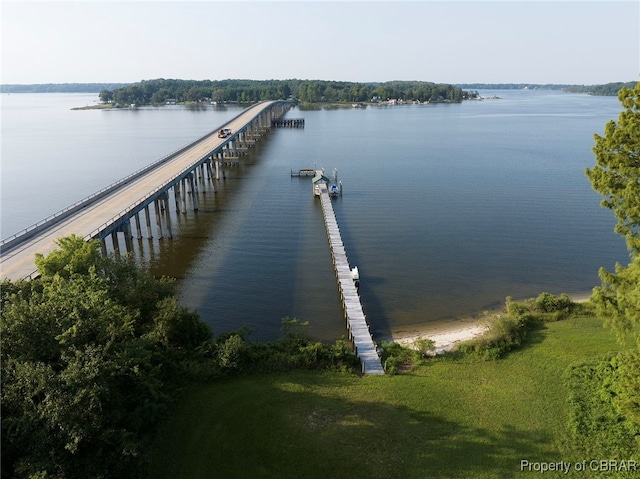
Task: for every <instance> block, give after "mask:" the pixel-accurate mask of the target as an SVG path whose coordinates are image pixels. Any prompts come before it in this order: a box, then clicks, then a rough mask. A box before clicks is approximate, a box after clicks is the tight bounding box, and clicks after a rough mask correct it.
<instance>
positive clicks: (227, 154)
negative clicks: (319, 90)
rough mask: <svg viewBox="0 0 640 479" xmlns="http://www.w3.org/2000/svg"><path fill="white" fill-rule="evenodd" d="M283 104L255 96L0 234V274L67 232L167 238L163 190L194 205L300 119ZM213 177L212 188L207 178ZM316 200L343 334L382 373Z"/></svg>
mask: <svg viewBox="0 0 640 479" xmlns="http://www.w3.org/2000/svg"><path fill="white" fill-rule="evenodd" d="M290 107H291V103H290V102H288V101H282V100H277V101H268V102H262V103H258V104H255V105H253V106H251V107H249V108H247V109H246V110H244V111H243V112H242V113H240V114H239V115H237V116H236V117H235V118H233V119H232V120H230V121H228V122H227V123H225V124H224V125H221V126H220V127H219V128H218V129H216V130H215V131H212V132H210V133H208V134H206V135H204V136H203V137H201V138H199V139H197V140H195V141H193V142H191V143H189V144H188V145H186V146H184V147H182V148H180V149H178V150H177V151H175V152H173V153H170V154H169V155H167V156H165V157H163V158H161V159H159V160H158V161H156V162H154V163H152V164H151V165H149V166H147V167H145V168H143V169H141V170H139V171H137V172H135V173H132V174H131V175H129V176H127V177H126V178H123V179H122V180H120V181H118V182H116V183H114V184H112V185H110V186H107V187H106V188H103V189H102V190H100V191H98V192H97V193H94V194H93V195H91V196H89V197H87V198H85V199H83V200H80V201H78V202H77V203H75V204H73V205H71V206H69V207H68V208H65V209H64V210H62V211H59V212H58V213H55V214H54V215H51V216H50V217H48V218H45V219H44V220H42V221H40V222H38V223H36V224H35V225H33V226H30V227H29V228H26V229H25V230H23V231H21V232H19V233H16V234H15V235H13V236H11V237H9V238H6V239H4V240H2V241H1V242H0V278H2V279H5V278H9V279H12V280H19V279H23V278H32V277H34V276H35V275H36V274H37V268H36V266H35V255H36V253H40V254H43V255H46V254H48V253H49V252H50V251H52V250H53V249H55V248H56V240H57V239H58V238H61V237H64V236H69V235H71V234H75V235H77V236H81V237H83V238H85V239H87V240H88V239H99V240H101V242H102V248H103V251H104V253H105V254H106V253H107V250H108V248H107V242H108V241H109V240H110V241H111V247H112V250H113V251H114V252H115V253H116V254H118V253H119V249H120V239H119V234H120V233H121V236H124V243H125V248H126V249H127V251H128V252H132V251H133V250H134V245H133V227H132V224H133V225H135V230H136V237H137V238H138V239H142V237H143V226H145V228H144V230H145V233H146V236H147V238H152V237H153V235H154V234H155V235H157V237H159V238H163V237H168V238H171V236H172V228H171V215H170V208H171V207H170V202H171V197H173V202H174V203H175V208H176V211H178V212H182V213H186V210H187V197H189V200H190V201H189V204H190V205H191V206H192V208H193V209H194V210H196V211H197V210H198V199H197V198H198V195H197V193H198V188H199V184H202V183H203V182H205V181H207V179H208V180H212V179H220V174H221V173H222V175H224V166H225V164H227V163H228V162H229V160H231V159H236V158H238V157H239V156H241V155H243V154H245V153H246V151H247V149H248V148H249V147H251V146H252V145H254V144H255V142H256V141H257V140H258V139H259V138H260V137H261V136H262V135H263V134H264V133H265V132H266V131H268V130H269V129H270V128H271V127H272V126H274V127H280V126H291V127H301V126H303V125H304V120H297V119H296V120H283V119H282V117H283V116H284V114H285V113H286V112H287V111H288V110H289V108H290ZM213 185H214V188H215V183H213ZM200 186H204V185H200ZM171 192H172V194H171ZM324 196H326V198H325V197H324ZM322 207H323V213H324V216H325V225H326V227H327V236H328V239H329V246H330V251H331V256H332V259H333V262H334V269H335V271H336V279H337V282H338V289H339V292H340V296H341V299H342V304H343V310H344V314H345V319H346V321H347V331H348V333H349V338H350V339H351V341H352V342H353V345H354V349H355V352H356V354H357V355H358V357H359V358H360V360H361V363H362V368H363V372H365V373H368V374H384V371H383V369H382V366H381V364H380V359H379V357H378V355H377V352H376V347H375V343H374V341H373V338H372V336H371V333H370V332H369V326H368V324H367V322H366V320H365V316H364V313H363V312H362V306H361V304H360V298H359V295H358V293H357V290H356V288H355V286H354V284H353V282H352V280H351V277H350V269H349V266H348V261H347V258H346V254H345V253H344V246H343V244H342V240H341V238H340V233H339V230H338V226H337V222H336V219H335V216H334V215H333V208H332V207H331V201H330V199H329V197H328V195H327V194H326V191H325V195H323V197H322ZM151 208H153V212H152V211H151ZM143 216H144V223H143V221H142V218H141V217H143ZM152 223H155V225H152Z"/></svg>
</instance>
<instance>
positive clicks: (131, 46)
mask: <svg viewBox="0 0 640 479" xmlns="http://www.w3.org/2000/svg"><path fill="white" fill-rule="evenodd" d="M0 15H1V27H2V56H1V62H2V63H1V77H0V82H1V83H5V84H6V83H64V82H137V81H140V80H143V79H145V80H150V79H153V78H181V79H195V80H204V79H210V80H222V79H228V78H247V79H255V80H264V79H287V78H299V79H321V80H346V81H358V82H365V81H389V80H424V81H434V82H442V83H476V82H477V83H571V84H597V83H607V82H613V81H635V80H638V79H639V76H638V75H639V73H640V2H639V1H638V0H632V1H598V2H596V1H568V2H557V1H540V0H538V1H530V2H522V1H514V0H503V1H496V2H487V1H451V0H450V1H446V2H444V1H431V0H422V1H414V2H409V1H403V0H395V1H355V2H344V1H340V2H328V1H320V2H313V1H303V0H297V1H285V2H273V1H257V2H250V1H242V0H240V1H239V0H236V1H233V2H222V1H213V0H209V1H195V2H184V1H180V2H177V1H175V2H174V1H160V0H155V1H154V0H147V1H144V0H138V1H101V2H98V1H92V0H84V1H75V2H58V1H40V2H35V1H29V0H19V1H18V0H2V3H1V10H0Z"/></svg>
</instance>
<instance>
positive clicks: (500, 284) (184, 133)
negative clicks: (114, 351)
mask: <svg viewBox="0 0 640 479" xmlns="http://www.w3.org/2000/svg"><path fill="white" fill-rule="evenodd" d="M483 94H484V95H485V96H491V95H494V94H495V95H498V96H500V97H501V99H498V100H485V101H482V102H465V103H463V104H461V105H458V104H449V105H445V104H441V105H398V106H394V107H368V108H364V109H338V110H314V111H303V112H301V111H299V110H292V111H290V112H289V114H288V116H289V117H301V116H303V117H304V118H305V123H306V125H305V128H304V129H278V130H275V131H273V132H271V133H270V134H269V135H268V137H267V138H266V139H265V140H263V141H262V142H260V143H259V144H258V147H257V148H256V149H254V150H253V151H252V153H251V155H249V156H248V157H247V158H246V160H245V161H243V165H242V166H241V167H237V168H231V169H229V170H228V172H227V179H226V181H224V182H221V184H220V185H219V186H220V188H219V191H218V193H216V194H215V195H214V194H212V193H211V192H209V193H207V194H205V195H202V196H201V199H200V210H199V212H198V213H197V215H194V214H193V213H192V212H190V213H189V214H188V215H187V216H186V217H185V216H183V215H175V218H174V230H176V231H174V235H175V237H174V240H173V241H170V242H168V241H165V242H155V243H152V244H148V245H147V244H145V245H144V254H143V255H142V256H143V262H144V263H145V265H146V266H147V267H148V268H150V269H151V271H153V272H154V274H169V275H172V276H176V277H178V278H179V279H180V296H181V299H182V300H183V302H184V303H185V304H186V305H188V306H189V307H192V308H195V309H197V310H198V311H199V313H200V315H201V317H202V318H203V319H204V320H205V321H207V322H208V323H209V324H211V325H212V328H213V330H214V332H216V333H220V332H223V331H228V330H230V329H237V328H238V327H240V326H242V325H247V326H250V327H251V328H253V330H254V332H253V335H252V337H253V338H255V339H272V338H274V337H276V336H277V335H278V332H279V327H280V321H281V319H282V318H283V317H285V316H290V317H298V318H300V319H302V320H308V321H309V322H310V327H311V333H312V334H313V335H315V336H316V337H319V338H321V339H325V340H333V339H336V338H338V337H340V336H341V335H342V334H344V326H343V321H342V315H341V311H340V304H339V301H338V297H337V287H336V285H335V280H334V277H333V271H332V267H331V261H330V256H329V251H328V245H327V240H326V237H325V235H324V225H323V222H322V213H321V209H320V206H319V202H318V201H317V200H314V198H313V197H312V194H311V185H310V179H308V178H291V177H290V175H289V172H290V170H291V169H298V168H308V167H314V166H317V167H319V168H320V167H324V168H326V169H327V171H331V169H332V168H334V167H336V168H338V171H339V175H340V179H341V180H342V182H343V184H344V196H343V197H342V198H340V199H338V200H336V201H335V202H334V209H335V212H336V216H337V218H338V222H339V224H340V227H341V231H342V235H343V240H344V242H345V247H346V251H347V254H348V257H349V260H350V262H351V264H352V266H353V265H357V266H358V267H359V269H360V274H361V289H360V290H361V297H362V302H363V307H364V310H365V314H367V317H368V319H369V322H370V324H371V327H372V331H373V332H374V335H375V336H376V337H386V336H389V335H390V334H392V333H397V332H398V331H402V330H408V329H412V328H418V327H421V326H424V325H429V324H436V323H442V322H445V321H450V320H454V319H456V318H461V317H468V316H471V315H477V314H480V313H481V312H482V311H483V310H487V309H493V308H495V307H499V305H500V304H501V303H502V302H503V301H504V298H505V297H506V296H508V295H511V296H514V297H516V298H524V297H529V296H534V295H537V294H538V293H540V292H541V291H548V292H551V293H554V294H559V293H561V292H567V293H570V294H574V295H587V294H588V293H589V292H590V290H591V288H592V287H593V286H594V285H596V284H598V283H599V280H598V278H597V270H598V268H599V267H600V266H605V267H607V268H609V269H610V268H612V267H613V265H614V264H615V262H616V261H619V262H623V263H626V262H627V259H628V256H627V253H626V250H625V247H624V242H623V241H622V239H621V238H619V237H618V236H617V235H615V234H614V233H613V232H612V229H613V224H614V219H613V215H612V213H611V212H609V211H607V210H604V209H602V208H601V207H600V206H599V201H600V198H599V196H598V195H597V193H595V192H594V191H593V190H592V189H591V186H590V184H589V181H588V180H587V178H586V176H585V175H584V169H585V168H586V167H589V166H592V165H593V163H594V157H593V153H592V152H591V147H592V146H593V134H594V133H602V131H603V130H604V125H605V124H606V122H607V121H608V120H610V119H615V118H617V116H618V114H619V112H620V105H619V103H618V102H617V100H616V99H615V98H610V97H589V96H584V95H569V94H563V93H560V92H551V91H496V92H483ZM14 97H16V98H14ZM7 98H10V99H11V101H10V102H5V100H6V99H7ZM43 98H44V99H43ZM50 98H51V101H49V96H48V95H11V96H9V97H7V96H3V97H2V99H3V104H2V114H3V117H2V119H3V122H2V139H3V143H2V144H3V146H2V181H3V184H2V204H3V207H2V228H3V230H2V236H3V237H6V236H8V234H11V233H13V232H15V231H16V230H17V229H19V228H20V227H24V226H27V225H28V224H31V223H33V222H35V221H37V220H39V219H42V218H43V217H44V216H46V214H43V213H45V211H46V212H47V214H49V212H53V211H55V209H60V208H62V207H64V206H66V205H68V204H70V203H72V202H74V201H76V200H77V199H79V198H80V197H82V196H86V195H87V194H90V193H92V192H93V191H95V190H97V189H99V188H101V187H102V186H105V185H106V184H108V183H110V182H112V181H115V180H117V179H119V178H120V177H122V176H125V175H126V174H128V173H130V172H131V171H133V170H135V169H138V168H140V167H142V166H144V165H145V164H147V163H149V162H151V161H153V160H155V159H157V158H159V157H161V156H163V155H164V154H166V153H168V152H170V151H172V150H174V149H176V148H178V147H180V146H182V145H184V144H186V143H187V142H189V141H190V140H192V139H194V138H196V137H198V136H200V135H202V134H204V133H205V132H207V131H210V130H212V129H214V128H215V127H216V126H218V125H220V124H222V123H223V122H224V121H225V120H226V119H228V118H229V117H231V116H234V115H235V114H237V113H238V110H236V109H234V108H229V109H227V110H222V111H220V110H217V109H214V108H212V107H208V108H205V109H200V110H197V111H192V110H188V109H185V108H180V107H172V108H160V109H158V108H155V109H144V110H140V111H137V112H134V111H122V112H99V111H69V110H68V109H63V108H62V106H63V105H64V106H65V107H67V106H69V105H70V106H78V105H80V106H81V105H82V104H83V103H82V102H83V101H87V102H89V101H92V100H91V97H86V98H85V97H79V96H76V95H59V96H52V97H50ZM80 98H82V101H79V100H80ZM6 103H8V105H6ZM16 118H17V119H16ZM27 120H28V121H27ZM21 121H24V122H23V123H21ZM36 133H37V134H38V141H33V140H32V139H31V136H30V135H34V134H36ZM5 138H6V141H5ZM20 155H22V156H20ZM16 179H17V180H16ZM25 188H26V189H27V190H30V191H38V192H39V194H38V198H46V200H45V201H41V200H37V199H36V198H35V197H29V200H28V201H25V195H24V191H25ZM8 205H11V206H10V207H9V206H8ZM43 205H46V207H45V206H43ZM7 225H10V227H7ZM176 225H177V227H176Z"/></svg>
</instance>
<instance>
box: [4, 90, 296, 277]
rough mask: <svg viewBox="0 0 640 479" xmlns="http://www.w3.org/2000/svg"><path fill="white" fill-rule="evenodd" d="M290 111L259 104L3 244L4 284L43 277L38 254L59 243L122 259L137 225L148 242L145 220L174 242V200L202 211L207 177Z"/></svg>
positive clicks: (280, 103) (273, 103) (284, 106)
mask: <svg viewBox="0 0 640 479" xmlns="http://www.w3.org/2000/svg"><path fill="white" fill-rule="evenodd" d="M290 107H291V103H290V102H287V101H282V100H277V101H268V102H262V103H257V104H255V105H253V106H251V107H249V108H247V109H246V110H244V111H243V112H242V113H240V114H239V115H237V116H236V117H235V118H233V119H232V120H230V121H228V122H227V123H225V124H224V125H221V126H220V128H218V129H216V130H215V131H212V132H210V133H208V134H206V135H204V136H203V137H201V138H199V139H197V140H195V141H193V142H191V143H189V144H188V145H186V146H184V147H182V148H180V149H178V150H176V151H174V152H173V153H170V154H169V155H167V156H165V157H163V158H161V159H159V160H158V161H156V162H154V163H152V164H150V165H148V166H147V167H145V168H143V169H141V170H139V171H136V172H134V173H132V174H131V175H129V176H127V177H126V178H123V179H122V180H120V181H118V182H116V183H114V184H112V185H109V186H107V187H106V188H103V189H102V190H100V191H98V192H96V193H94V194H93V195H91V196H89V197H87V198H84V199H83V200H80V201H78V202H77V203H75V204H73V205H71V206H69V207H67V208H65V209H64V210H62V211H59V212H57V213H55V214H53V215H51V216H50V217H48V218H45V219H44V220H42V221H40V222H38V223H36V224H35V225H32V226H30V227H28V228H26V229H25V230H23V231H20V232H19V233H16V234H15V235H13V236H11V237H9V238H6V239H4V240H2V242H0V278H2V279H5V278H8V279H12V280H19V279H23V278H31V277H33V276H34V275H35V274H36V273H37V269H36V266H35V262H34V259H35V254H36V253H41V254H43V255H46V254H48V253H49V252H50V251H52V250H53V249H54V248H55V247H56V243H55V241H56V240H57V239H58V238H60V237H63V236H69V235H71V234H76V235H78V236H82V237H83V238H85V239H91V238H95V239H99V240H101V241H102V246H103V250H104V252H106V251H107V241H108V240H109V238H111V242H112V247H113V250H114V251H115V253H116V254H118V253H119V248H120V246H119V240H118V233H120V232H122V233H124V239H125V245H126V248H127V250H133V241H132V238H133V231H132V223H133V224H135V228H136V235H137V237H138V238H142V230H143V228H142V226H143V222H142V221H141V216H142V215H144V217H145V218H144V219H145V223H146V224H145V226H146V228H145V230H146V235H147V237H152V236H153V234H154V230H155V234H156V235H157V236H158V237H159V238H163V237H168V238H170V237H171V236H172V231H171V217H170V215H169V201H170V197H171V196H172V197H173V199H174V202H175V208H176V210H177V211H182V212H183V213H185V212H186V208H187V197H188V196H189V197H190V204H191V205H192V207H193V209H194V210H197V209H198V200H197V195H196V193H197V191H198V182H199V181H200V182H202V181H204V180H205V178H207V177H208V178H209V179H212V178H214V177H215V178H216V179H220V174H222V175H224V166H225V164H227V163H228V162H229V160H230V159H235V158H237V157H238V156H240V155H243V154H246V151H247V149H248V148H249V147H251V146H252V145H254V144H255V142H256V141H257V140H258V139H259V138H260V137H261V136H262V135H264V134H265V132H266V131H267V130H269V128H271V126H272V123H273V122H275V121H277V120H279V119H280V118H281V117H282V116H283V115H284V114H285V113H286V112H287V111H288V109H289V108H290ZM151 206H153V209H154V211H153V213H152V212H151V211H150V208H151ZM153 220H155V227H152V222H154V221H153Z"/></svg>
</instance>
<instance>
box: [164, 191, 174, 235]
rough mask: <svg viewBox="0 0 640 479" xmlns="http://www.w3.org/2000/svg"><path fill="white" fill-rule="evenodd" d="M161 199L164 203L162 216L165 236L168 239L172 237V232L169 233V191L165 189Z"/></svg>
mask: <svg viewBox="0 0 640 479" xmlns="http://www.w3.org/2000/svg"><path fill="white" fill-rule="evenodd" d="M162 201H163V202H164V204H165V205H166V208H165V209H164V216H165V219H166V225H167V237H168V238H169V239H173V233H171V213H170V212H169V192H168V191H165V193H164V195H162Z"/></svg>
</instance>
